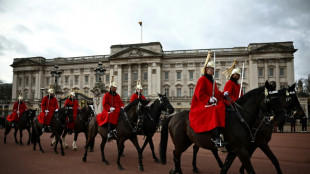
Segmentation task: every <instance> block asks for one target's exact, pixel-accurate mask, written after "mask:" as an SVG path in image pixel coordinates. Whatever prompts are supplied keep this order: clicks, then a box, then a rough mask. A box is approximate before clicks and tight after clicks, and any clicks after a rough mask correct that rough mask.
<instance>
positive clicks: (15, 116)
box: [6, 102, 27, 122]
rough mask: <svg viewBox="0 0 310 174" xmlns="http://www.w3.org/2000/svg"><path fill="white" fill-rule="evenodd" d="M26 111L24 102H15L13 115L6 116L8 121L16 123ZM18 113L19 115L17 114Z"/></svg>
mask: <svg viewBox="0 0 310 174" xmlns="http://www.w3.org/2000/svg"><path fill="white" fill-rule="evenodd" d="M26 110H27V106H26V104H25V103H24V102H20V103H19V102H15V103H14V105H13V113H12V114H11V115H8V116H7V118H6V119H7V120H8V121H15V122H18V121H19V119H20V117H21V116H22V115H23V113H24V112H25V111H26ZM17 111H19V114H18V113H17Z"/></svg>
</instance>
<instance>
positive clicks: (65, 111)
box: [31, 107, 73, 156]
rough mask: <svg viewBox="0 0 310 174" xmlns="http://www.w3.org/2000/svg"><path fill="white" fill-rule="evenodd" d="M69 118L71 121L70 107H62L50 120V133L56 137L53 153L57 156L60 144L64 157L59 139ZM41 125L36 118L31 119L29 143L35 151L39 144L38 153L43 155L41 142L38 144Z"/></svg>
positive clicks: (62, 153)
mask: <svg viewBox="0 0 310 174" xmlns="http://www.w3.org/2000/svg"><path fill="white" fill-rule="evenodd" d="M67 118H69V121H73V110H72V108H71V107H63V108H61V109H59V110H58V111H55V112H54V113H53V116H52V119H51V124H50V127H51V132H52V136H55V137H56V144H55V147H54V153H55V154H58V152H57V144H58V142H59V143H60V148H61V155H62V156H64V155H65V152H64V150H63V145H62V140H61V138H60V136H61V134H62V132H63V130H64V128H65V126H66V125H65V123H66V119H67ZM42 128H43V125H42V124H41V123H40V122H39V120H38V117H35V118H34V119H33V125H32V138H31V141H32V143H33V150H34V151H35V150H36V145H37V143H38V144H39V148H40V151H41V152H42V153H44V150H43V149H42V146H41V142H40V136H41V135H42V134H43V132H42Z"/></svg>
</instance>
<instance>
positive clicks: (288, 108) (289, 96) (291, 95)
mask: <svg viewBox="0 0 310 174" xmlns="http://www.w3.org/2000/svg"><path fill="white" fill-rule="evenodd" d="M279 99H280V102H281V105H282V106H283V107H284V109H285V112H286V115H287V114H289V115H292V116H293V117H295V118H297V119H300V118H302V117H303V116H305V112H304V111H303V109H302V107H301V105H300V103H299V100H298V98H297V96H296V91H295V84H293V85H292V86H290V87H288V88H287V89H286V88H283V89H281V90H279ZM262 120H263V119H262ZM263 121H264V120H263ZM274 121H275V122H280V123H282V122H284V119H278V120H271V121H270V122H268V121H267V122H263V124H264V126H263V127H262V128H261V129H260V130H259V131H258V132H257V136H256V139H255V142H254V143H252V144H251V148H250V150H249V154H250V156H252V154H253V153H254V151H255V150H256V149H257V148H260V149H261V150H262V151H263V152H264V153H265V154H266V156H267V157H268V158H269V159H270V160H271V162H272V163H273V165H274V166H275V168H276V170H277V173H278V174H281V173H282V171H281V168H280V164H279V161H278V159H277V157H276V156H275V155H274V154H273V153H272V151H271V149H270V147H269V145H268V143H269V141H270V140H271V136H272V132H273V131H272V130H273V122H274ZM259 124H260V123H259ZM231 160H232V161H233V159H231ZM232 161H231V163H232ZM229 163H230V162H229ZM240 173H244V166H241V168H240Z"/></svg>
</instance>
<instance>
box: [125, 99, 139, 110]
mask: <svg viewBox="0 0 310 174" xmlns="http://www.w3.org/2000/svg"><path fill="white" fill-rule="evenodd" d="M139 101H140V100H139V99H136V100H134V101H132V102H131V103H129V104H128V105H127V106H126V107H125V108H124V110H125V111H126V112H127V111H129V109H130V108H131V107H132V106H134V105H137V104H138V103H139Z"/></svg>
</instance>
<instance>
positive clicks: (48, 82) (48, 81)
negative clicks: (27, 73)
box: [46, 77, 50, 85]
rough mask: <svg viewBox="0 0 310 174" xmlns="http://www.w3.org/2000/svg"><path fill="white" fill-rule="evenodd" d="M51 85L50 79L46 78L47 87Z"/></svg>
mask: <svg viewBox="0 0 310 174" xmlns="http://www.w3.org/2000/svg"><path fill="white" fill-rule="evenodd" d="M49 84H50V78H49V77H47V78H46V85H49Z"/></svg>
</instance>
